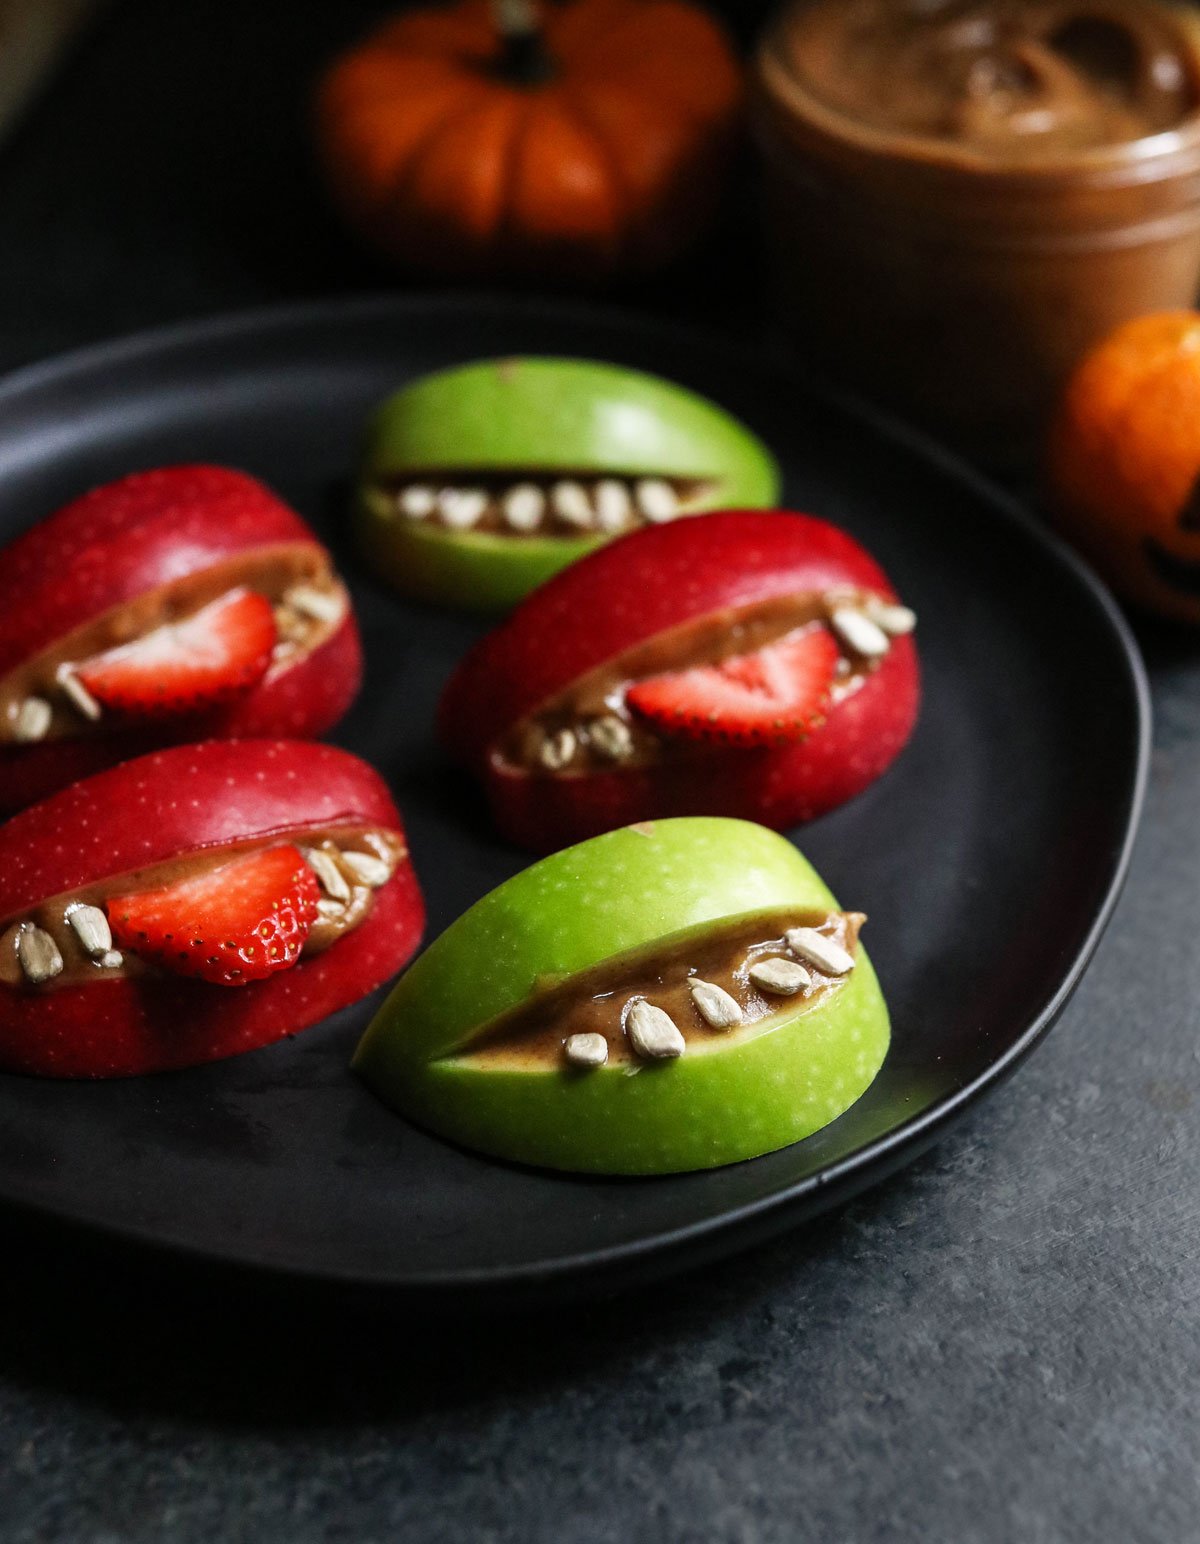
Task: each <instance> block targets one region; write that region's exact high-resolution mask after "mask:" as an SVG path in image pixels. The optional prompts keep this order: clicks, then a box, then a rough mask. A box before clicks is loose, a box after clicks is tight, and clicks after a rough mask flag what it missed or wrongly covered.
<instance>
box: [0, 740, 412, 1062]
mask: <svg viewBox="0 0 1200 1544" xmlns="http://www.w3.org/2000/svg"><path fill="white" fill-rule="evenodd" d="M342 824H362V825H366V826H379V827H381V828H385V829H387V830H391V831H396V832H400V833H401V834H403V826H402V824H401V819H400V815H399V813H398V811H397V810H396V807H395V805H394V804H393V802H392V799H391V796H390V794H389V793H388V791H387V788H386V786H385V785H384V783H383V781H382V779H381V778H380V777H379V775H378V774H377V773H376V772H375V771H374V770H373V769H372V768H370V767H369V766H367V764H366V763H365V762H362V761H359V760H358V759H357V757H354V756H351V755H348V754H347V753H346V752H345V751H341V750H336V749H335V748H334V747H333V746H328V745H314V744H311V743H309V742H304V741H287V740H244V741H229V740H214V741H209V742H207V743H205V744H202V745H188V746H178V747H174V748H172V749H169V750H163V751H158V752H155V753H154V754H153V755H149V756H144V757H141V758H140V759H139V760H137V761H133V762H127V763H125V764H124V765H123V766H119V767H113V768H110V769H109V770H108V771H105V772H101V773H98V774H97V775H96V776H95V777H92V778H89V779H88V780H87V781H86V782H83V783H76V784H75V785H74V786H72V787H70V788H67V789H64V790H63V791H62V792H60V793H57V794H55V795H53V796H52V797H51V798H49V799H46V800H45V801H43V802H42V803H41V804H38V805H35V806H34V807H33V808H32V809H28V810H25V811H24V812H23V813H22V814H20V815H18V816H16V817H15V818H14V819H12V820H11V821H9V822H8V824H7V825H5V826H3V827H0V919H6V920H4V921H2V922H0V929H2V928H3V927H7V926H8V923H9V921H11V920H12V919H13V918H14V917H19V916H20V915H21V914H22V912H24V911H26V910H28V909H29V908H30V907H32V906H34V905H36V904H37V903H38V902H40V901H42V900H44V899H45V898H47V897H48V896H52V895H58V894H61V893H63V892H64V891H69V890H73V889H75V888H76V887H78V886H80V885H84V884H90V883H94V882H96V881H98V880H101V879H104V878H106V877H108V876H109V875H117V874H123V873H128V872H130V871H131V870H134V869H138V868H142V867H144V866H146V865H148V864H152V863H160V862H163V861H165V860H168V859H170V858H173V857H175V856H177V855H179V854H182V853H190V852H196V851H199V850H201V849H203V848H206V847H213V846H218V847H219V846H224V845H227V844H229V843H231V842H243V841H247V840H255V839H258V838H265V837H287V836H291V835H302V834H303V832H304V831H305V830H311V829H314V828H319V827H323V826H328V825H335V826H336V825H342ZM424 923H425V908H424V902H423V899H422V896H421V891H420V887H419V885H418V883H417V878H416V874H415V873H414V870H413V867H412V864H411V863H410V862H409V861H408V859H404V860H403V861H402V862H401V863H400V864H399V866H398V867H397V869H396V872H395V874H394V875H393V877H392V878H391V879H390V880H389V881H388V883H387V884H386V885H384V886H383V887H382V888H381V889H380V890H378V891H377V892H376V895H375V904H374V906H373V907H372V909H371V913H370V915H369V916H368V917H367V918H366V920H365V921H364V922H362V923H361V924H360V925H359V926H358V927H357V928H355V929H354V930H353V931H352V932H350V933H348V934H347V935H346V936H345V937H344V938H341V939H339V940H338V942H337V943H335V944H334V945H332V946H331V947H330V948H329V949H327V950H326V951H325V952H324V953H322V954H318V955H314V956H313V957H312V958H311V959H302V960H301V961H300V963H299V964H297V965H295V966H293V967H292V968H291V969H290V970H286V971H281V972H280V973H279V974H278V975H275V976H271V977H269V978H268V979H267V980H265V981H255V982H251V983H250V984H248V985H246V986H243V987H223V986H213V985H210V984H208V983H207V982H203V981H195V980H190V979H185V978H182V977H178V978H177V977H171V976H157V975H156V976H144V977H141V978H133V977H127V978H117V979H113V980H108V981H105V980H97V981H96V983H95V984H94V985H89V986H86V987H66V988H60V989H55V988H54V987H53V986H51V987H50V988H48V989H41V990H37V991H34V990H27V989H23V988H13V987H8V986H4V985H3V984H0V1068H3V1069H5V1070H7V1071H11V1072H24V1073H32V1074H36V1075H39V1076H42V1077H61V1078H109V1077H129V1076H133V1075H135V1074H138V1073H144V1072H158V1071H162V1070H165V1069H167V1068H177V1067H189V1066H193V1065H196V1064H198V1063H200V1062H207V1061H215V1060H218V1059H220V1058H221V1057H225V1056H233V1055H236V1054H238V1053H239V1052H241V1051H250V1050H254V1049H256V1048H257V1047H259V1046H264V1045H268V1044H270V1043H271V1042H272V1041H275V1040H279V1039H282V1038H283V1037H284V1036H285V1035H290V1034H294V1033H295V1032H296V1031H298V1030H301V1029H304V1028H306V1027H307V1026H308V1025H310V1024H314V1023H316V1022H317V1021H318V1020H319V1019H323V1018H325V1017H326V1016H327V1015H328V1014H331V1013H334V1012H336V1011H337V1010H338V1009H339V1008H344V1007H345V1006H346V1005H347V1004H349V1003H352V1002H356V1001H357V1000H358V999H359V998H360V997H364V996H365V995H366V994H367V993H368V992H371V991H373V990H374V989H375V987H377V986H379V985H380V984H381V983H382V982H384V981H386V980H387V979H388V977H390V976H392V975H394V974H395V973H396V972H397V971H398V970H400V969H401V968H402V967H403V966H404V965H405V964H406V963H407V962H408V960H409V959H410V958H411V957H412V955H413V953H414V951H415V950H416V947H417V945H418V943H419V941H420V937H421V933H422V930H423V928H424Z"/></svg>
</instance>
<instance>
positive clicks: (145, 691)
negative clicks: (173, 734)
mask: <svg viewBox="0 0 1200 1544" xmlns="http://www.w3.org/2000/svg"><path fill="white" fill-rule="evenodd" d="M275 640H276V627H275V613H274V611H273V610H272V608H271V603H270V601H268V600H267V599H266V598H265V596H262V595H258V594H256V593H255V591H253V590H230V591H229V593H228V594H227V595H222V596H221V597H220V598H219V599H217V600H214V601H212V602H211V603H210V604H209V605H207V606H205V607H204V608H203V609H202V610H200V611H197V612H196V613H195V614H194V615H193V616H190V617H185V618H184V619H183V620H182V621H179V622H167V623H165V624H164V625H163V626H162V627H156V628H155V629H154V631H153V632H152V633H146V634H145V636H144V637H141V638H135V639H134V640H133V642H132V643H124V644H121V645H120V646H119V647H118V648H115V649H109V650H108V651H107V653H104V654H97V655H96V657H95V658H94V659H89V660H85V661H84V662H83V663H82V664H81V665H78V666H77V667H76V674H77V675H78V676H79V679H80V680H81V681H82V682H83V684H84V685H85V686H86V687H87V689H88V691H89V692H91V694H92V696H93V697H95V698H96V700H97V701H98V702H101V703H103V705H104V706H105V707H106V708H111V709H113V710H114V711H116V712H119V713H128V714H132V715H136V716H137V717H153V718H157V717H159V716H161V715H163V714H169V713H192V712H195V711H196V710H197V709H199V708H208V707H212V706H213V705H214V704H215V703H218V702H223V701H225V700H226V699H227V698H230V697H235V696H237V695H239V694H240V693H242V692H246V691H249V689H250V688H251V687H252V686H256V685H257V684H258V682H259V681H261V680H262V678H263V676H264V675H266V673H267V666H268V665H269V664H270V663H271V652H272V650H273V649H274V647H275Z"/></svg>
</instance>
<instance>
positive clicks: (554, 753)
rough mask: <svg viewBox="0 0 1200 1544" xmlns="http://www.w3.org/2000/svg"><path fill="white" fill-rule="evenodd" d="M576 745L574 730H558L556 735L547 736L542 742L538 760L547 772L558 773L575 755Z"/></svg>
mask: <svg viewBox="0 0 1200 1544" xmlns="http://www.w3.org/2000/svg"><path fill="white" fill-rule="evenodd" d="M577 744H578V741H577V740H576V738H575V732H574V730H571V729H559V730H558V731H557V732H556V733H554V734H550V735H547V736H546V738H545V739H544V740H543V741H542V748H541V750H540V751H539V752H538V760H539V761H540V762H541V763H542V765H543V766H544V767H545V768H546V769H547V771H549V772H560V771H561V770H562V769H563V767H565V766H566V765H567V764H568V763H569V762H570V760H571V758H572V757H573V756H574V755H575V748H576V745H577Z"/></svg>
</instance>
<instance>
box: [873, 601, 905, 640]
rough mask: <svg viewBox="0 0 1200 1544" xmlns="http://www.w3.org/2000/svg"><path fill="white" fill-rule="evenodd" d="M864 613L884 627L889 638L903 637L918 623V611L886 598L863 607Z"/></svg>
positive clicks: (878, 625) (876, 624) (876, 623)
mask: <svg viewBox="0 0 1200 1544" xmlns="http://www.w3.org/2000/svg"><path fill="white" fill-rule="evenodd" d="M863 615H864V616H866V618H867V619H868V621H871V622H874V624H875V626H876V627H880V628H882V629H883V631H884V632H885V633H887V635H888V637H889V638H903V637H904V635H905V633H911V632H912V631H913V629H914V628H915V627H916V625H917V613H916V612H915V611H913V610H911V609H910V608H909V607H908V606H900V605H895V604H893V603H892V602H890V601H886V600H873V601H870V602H868V604H867V605H865V606H864V607H863Z"/></svg>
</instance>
